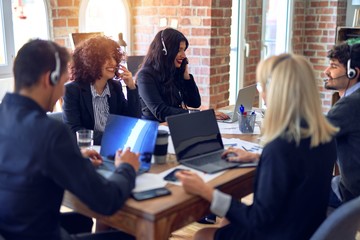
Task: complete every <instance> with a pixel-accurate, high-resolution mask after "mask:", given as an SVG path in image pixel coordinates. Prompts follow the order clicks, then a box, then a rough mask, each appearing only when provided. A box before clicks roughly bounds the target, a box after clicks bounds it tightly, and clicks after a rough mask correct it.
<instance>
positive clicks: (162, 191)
mask: <svg viewBox="0 0 360 240" xmlns="http://www.w3.org/2000/svg"><path fill="white" fill-rule="evenodd" d="M170 194H171V192H170V190H169V189H167V188H165V187H162V188H155V189H150V190H146V191H142V192H134V193H132V197H133V198H134V199H135V200H137V201H142V200H147V199H152V198H157V197H162V196H167V195H170Z"/></svg>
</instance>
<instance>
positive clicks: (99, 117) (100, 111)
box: [90, 83, 111, 132]
mask: <svg viewBox="0 0 360 240" xmlns="http://www.w3.org/2000/svg"><path fill="white" fill-rule="evenodd" d="M90 88H91V95H92V104H93V109H94V119H95V125H94V131H95V132H104V129H105V124H106V121H107V119H108V116H109V103H108V97H111V94H110V89H109V84H108V83H106V86H105V89H104V91H103V92H102V93H101V94H100V95H99V94H98V93H97V92H96V89H95V87H94V86H93V85H90Z"/></svg>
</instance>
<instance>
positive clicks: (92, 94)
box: [63, 36, 141, 145]
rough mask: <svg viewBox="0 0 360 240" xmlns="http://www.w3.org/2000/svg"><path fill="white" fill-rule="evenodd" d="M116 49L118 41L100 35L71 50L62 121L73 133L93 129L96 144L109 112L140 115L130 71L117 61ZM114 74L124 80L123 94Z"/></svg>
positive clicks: (137, 95)
mask: <svg viewBox="0 0 360 240" xmlns="http://www.w3.org/2000/svg"><path fill="white" fill-rule="evenodd" d="M119 49H120V46H119V44H118V43H116V42H115V41H113V40H111V39H110V38H107V37H104V36H99V37H94V38H91V39H88V40H86V41H84V42H82V43H80V44H79V45H78V47H76V49H75V51H74V54H73V62H72V65H71V77H70V80H72V82H70V83H68V84H66V85H65V87H66V91H65V95H64V105H63V110H64V122H65V123H66V124H68V125H69V126H70V128H71V129H72V131H73V132H74V133H75V132H76V131H77V130H79V129H84V128H85V129H92V130H94V144H96V145H98V144H100V143H101V137H102V133H103V131H104V128H105V124H106V121H107V118H108V116H109V114H119V115H126V116H131V117H140V116H141V113H140V102H139V93H138V90H137V87H136V85H135V82H134V80H133V78H132V74H131V72H130V71H129V70H128V69H126V68H125V67H124V66H121V65H119V63H120V60H121V58H122V54H121V53H120V51H119ZM118 70H121V71H122V73H121V74H119V72H118ZM115 75H116V76H117V77H119V78H120V79H122V80H123V81H124V82H125V84H126V90H127V98H125V95H124V93H123V88H122V85H121V82H120V81H117V80H113V78H114V77H115Z"/></svg>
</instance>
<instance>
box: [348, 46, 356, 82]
mask: <svg viewBox="0 0 360 240" xmlns="http://www.w3.org/2000/svg"><path fill="white" fill-rule="evenodd" d="M349 48H350V49H349V60H348V61H347V69H346V75H347V77H348V78H349V79H354V78H355V77H356V75H357V72H356V69H354V68H352V67H351V53H352V45H349Z"/></svg>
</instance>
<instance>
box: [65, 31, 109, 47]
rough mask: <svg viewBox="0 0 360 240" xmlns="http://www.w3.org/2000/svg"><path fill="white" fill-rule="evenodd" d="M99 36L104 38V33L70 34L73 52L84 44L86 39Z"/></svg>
mask: <svg viewBox="0 0 360 240" xmlns="http://www.w3.org/2000/svg"><path fill="white" fill-rule="evenodd" d="M97 36H104V33H103V32H87V33H70V34H69V38H70V43H71V48H72V50H74V49H75V47H76V46H77V45H78V44H79V43H80V42H82V41H84V40H86V39H89V38H92V37H97Z"/></svg>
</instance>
